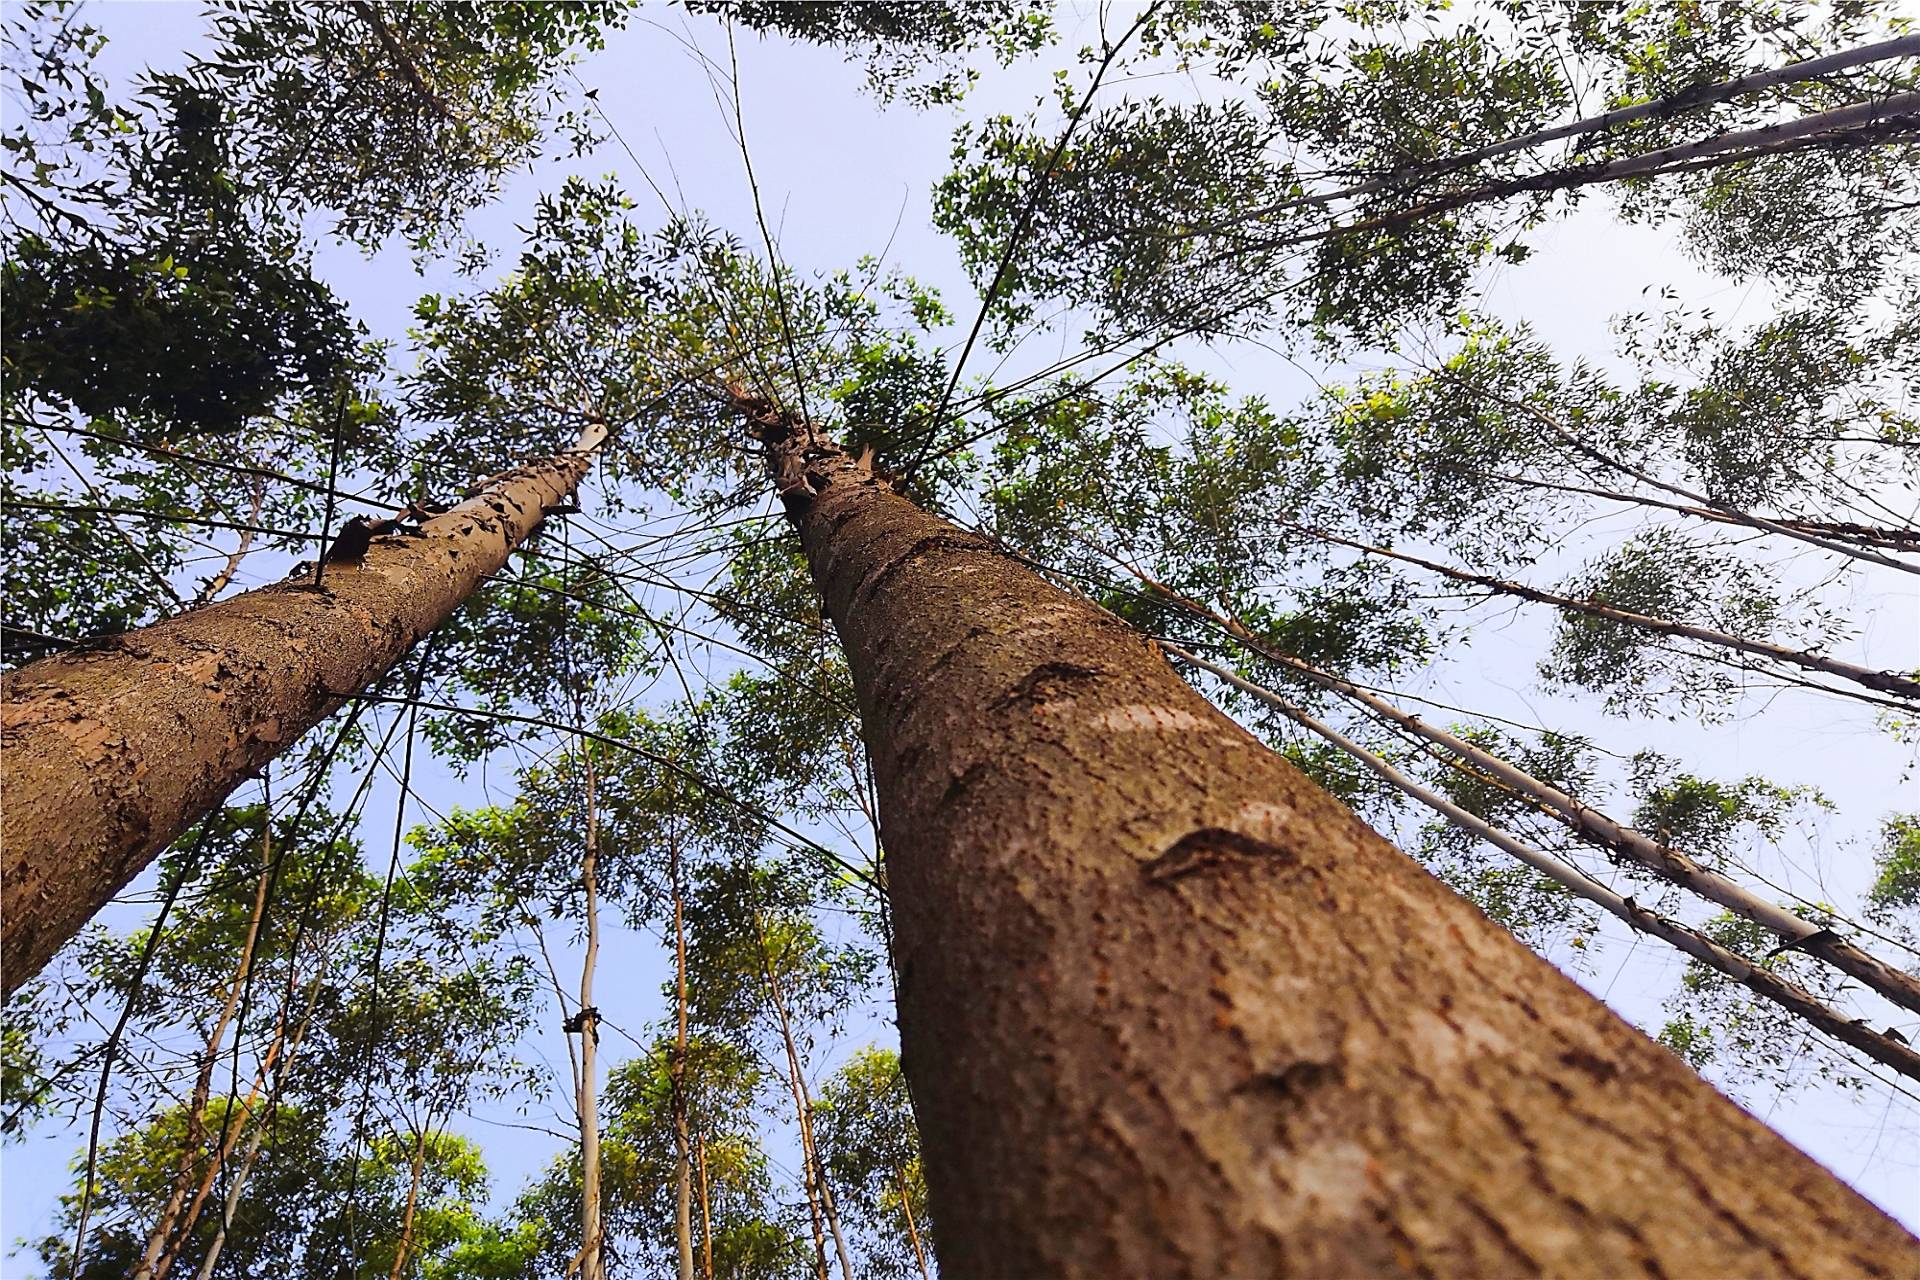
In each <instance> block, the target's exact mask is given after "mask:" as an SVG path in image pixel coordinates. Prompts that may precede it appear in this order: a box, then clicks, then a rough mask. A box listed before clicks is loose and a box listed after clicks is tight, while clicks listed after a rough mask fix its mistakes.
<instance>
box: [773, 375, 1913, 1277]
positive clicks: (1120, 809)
mask: <svg viewBox="0 0 1920 1280" xmlns="http://www.w3.org/2000/svg"><path fill="white" fill-rule="evenodd" d="M746 407H749V408H751V406H746ZM757 426H758V432H757V434H759V436H760V438H761V439H763V440H765V441H766V442H767V443H768V444H769V446H770V448H771V452H772V453H773V454H774V461H775V464H776V466H775V472H776V476H777V478H778V484H779V488H780V490H781V492H782V496H783V498H784V499H785V501H786V504H787V508H788V511H789V513H790V514H791V515H792V516H793V518H794V519H795V521H796V523H797V524H798V525H799V527H800V531H801V537H802V541H803V543H804V545H805V548H806V551H807V555H808V558H809V560H810V562H811V564H812V566H813V571H814V575H815V578H816V580H817V582H818V584H819V586H820V588H821V591H822V593H823V594H824V597H825V600H826V605H827V609H828V612H829V613H830V614H831V616H832V618H833V620H834V623H835V625H836V626H837V627H838V629H839V632H840V635H841V638H842V640H843V641H844V643H845V646H846V651H847V655H848V659H849V661H850V663H851V666H852V671H853V677H854V682H855V685H856V688H857V690H858V694H859V700H860V708H861V714H862V718H863V721H864V723H865V731H866V736H867V744H868V748H869V750H870V752H871V754H872V761H873V767H874V770H875V773H876V775H877V778H878V785H879V794H880V813H881V830H882V835H883V838H884V842H885V847H886V850H887V879H888V886H889V893H890V897H891V900H892V908H893V919H894V925H895V931H896V952H897V962H898V966H899V974H900V991H899V995H900V1004H899V1011H900V1027H901V1038H902V1046H903V1054H904V1062H905V1067H906V1070H907V1073H908V1075H909V1076H910V1077H911V1079H912V1081H913V1089H914V1098H915V1102H916V1109H917V1112H918V1116H919V1121H920V1126H921V1131H922V1134H923V1136H924V1140H925V1146H926V1153H927V1156H926V1168H927V1181H928V1185H929V1191H930V1194H931V1197H932V1210H933V1217H934V1219H935V1220H936V1221H937V1222H938V1223H939V1225H940V1230H939V1240H938V1252H939V1255H940V1262H941V1269H942V1273H943V1274H945V1275H947V1276H951V1277H955V1280H965V1278H967V1277H1011V1276H1049V1277H1068V1278H1070V1277H1096V1278H1097V1280H1113V1278H1114V1277H1118V1276H1153V1277H1156V1280H1162V1278H1167V1277H1182V1276H1194V1277H1239V1276H1245V1277H1260V1278H1262V1280H1268V1278H1271V1277H1277V1276H1311V1277H1329V1276H1343V1277H1344V1276H1363V1275H1401V1274H1408V1275H1424V1276H1515V1275H1539V1274H1548V1275H1568V1276H1574V1275H1578V1276H1630V1275H1631V1276H1654V1277H1660V1276H1670V1277H1700V1276H1741V1277H1757V1276H1806V1277H1814V1276H1834V1277H1840V1276H1846V1277H1859V1276H1880V1277H1893V1276H1910V1275H1914V1274H1916V1273H1920V1247H1917V1246H1916V1244H1915V1242H1914V1240H1913V1239H1912V1238H1911V1237H1910V1236H1908V1235H1907V1233H1906V1232H1904V1231H1903V1230H1901V1229H1900V1228H1899V1227H1898V1226H1897V1225H1895V1224H1894V1223H1893V1222H1892V1221H1891V1220H1889V1219H1888V1218H1886V1217H1885V1216H1883V1215H1882V1214H1881V1213H1879V1212H1878V1211H1877V1210H1876V1209H1874V1208H1873V1207H1872V1206H1871V1205H1869V1204H1868V1203H1867V1202H1865V1201H1864V1200H1862V1199H1860V1198H1859V1197H1858V1196H1856V1195H1855V1194H1854V1193H1853V1192H1852V1191H1850V1190H1848V1189H1847V1188H1846V1187H1844V1186H1843V1185H1842V1184H1841V1183H1839V1182H1838V1181H1837V1180H1835V1179H1834V1178H1833V1177H1831V1176H1830V1175H1829V1174H1827V1173H1826V1172H1825V1171H1824V1170H1822V1169H1821V1168H1820V1167H1819V1166H1817V1165H1815V1164H1814V1163H1813V1162H1812V1161H1810V1160H1808V1159H1807V1158H1806V1157H1804V1156H1803V1155H1801V1154H1800V1153H1799V1152H1797V1151H1795V1150H1794V1149H1793V1148H1792V1147H1790V1146H1789V1145H1788V1144H1787V1143H1785V1142H1784V1141H1783V1140H1781V1139H1780V1138H1779V1137H1778V1136H1776V1135H1775V1134H1773V1133H1771V1132H1770V1131H1769V1130H1767V1129H1766V1128H1765V1127H1764V1126H1762V1125H1761V1124H1759V1123H1758V1122H1757V1121H1755V1120H1753V1119H1752V1118H1751V1117H1749V1116H1747V1115H1746V1114H1745V1113H1743V1112H1742V1111H1740V1110H1739V1109H1738V1108H1736V1107H1735V1106H1734V1105H1733V1104H1732V1103H1730V1102H1728V1101H1727V1100H1726V1099H1724V1098H1722V1097H1721V1096H1720V1095H1719V1094H1717V1093H1716V1092H1714V1090H1713V1089H1711V1088H1710V1087H1709V1086H1707V1085H1706V1084H1704V1083H1703V1082H1702V1081H1701V1080H1700V1079H1699V1078H1698V1077H1697V1076H1695V1075H1694V1074H1693V1073H1692V1072H1691V1071H1689V1070H1688V1069H1687V1068H1686V1067H1685V1066H1684V1065H1683V1064H1682V1063H1681V1062H1680V1060H1679V1059H1677V1058H1675V1057H1673V1056H1672V1055H1671V1054H1669V1053H1667V1052H1666V1051H1665V1050H1663V1049H1661V1048H1659V1047H1658V1046H1657V1045H1655V1044H1653V1043H1652V1042H1651V1041H1649V1040H1648V1039H1646V1038H1645V1037H1644V1036H1642V1035H1640V1034H1639V1033H1637V1032H1636V1031H1634V1030H1633V1029H1632V1028H1630V1027H1628V1026H1627V1025H1626V1024H1625V1023H1624V1022H1622V1021H1620V1020H1619V1019H1618V1018H1617V1017H1615V1016H1614V1015H1613V1014H1612V1013H1611V1012H1609V1011H1608V1010H1607V1009H1606V1008H1605V1007H1604V1006H1602V1005H1601V1004H1600V1003H1599V1002H1597V1001H1595V1000H1594V999H1592V998H1591V997H1589V996H1588V995H1586V994H1585V993H1584V992H1582V991H1581V990H1579V988H1577V987H1576V986H1575V985H1574V984H1573V983H1572V982H1570V981H1568V980H1567V979H1566V978H1565V977H1563V976H1562V975H1561V974H1559V973H1558V972H1557V971H1555V970H1554V969H1553V968H1552V967H1551V966H1550V965H1548V964H1547V963H1546V962H1545V961H1543V960H1541V959H1540V958H1539V957H1537V956H1535V955H1533V954H1532V953H1531V952H1529V951H1527V950H1526V949H1525V948H1523V947H1522V946H1521V945H1520V944H1519V943H1517V942H1515V941H1514V940H1513V939H1512V938H1511V937H1510V936H1509V935H1507V934H1506V933H1505V932H1504V931H1502V930H1501V929H1500V928H1499V927H1498V926H1496V925H1494V924H1493V923H1491V922H1490V921H1489V920H1487V919H1486V917H1484V916H1483V915H1481V914H1480V913H1479V912H1478V911H1477V910H1476V909H1474V908H1473V907H1472V906H1470V905H1469V904H1467V903H1466V902H1464V901H1463V900H1461V899H1460V898H1458V897H1456V896H1454V895H1453V894H1451V893H1450V892H1448V891H1447V890H1446V889H1445V888H1444V887H1443V886H1441V885H1440V884H1439V882H1437V881H1436V880H1434V879H1433V878H1432V877H1431V876H1429V875H1428V874H1427V873H1426V872H1425V871H1423V870H1421V869H1420V868H1419V867H1418V866H1417V865H1415V864H1414V863H1413V862H1412V861H1411V860H1410V859H1408V858H1406V857H1405V856H1404V855H1402V854H1401V853H1400V852H1398V851H1397V850H1396V849H1394V848H1393V847H1392V846H1391V845H1389V844H1388V843H1387V842H1386V841H1384V840H1383V839H1381V838H1380V837H1379V836H1378V835H1376V834H1375V833H1374V832H1373V831H1372V830H1371V829H1369V828H1368V827H1367V826H1365V825H1364V824H1363V823H1361V822H1360V821H1359V820H1358V819H1357V818H1355V817H1354V816H1353V815H1352V814H1351V813H1350V812H1349V811H1348V810H1347V809H1345V808H1344V807H1343V806H1341V805H1340V804H1339V803H1338V802H1336V801H1335V800H1333V799H1332V798H1331V797H1329V796H1328V795H1327V794H1326V793H1324V792H1323V791H1321V790H1320V789H1318V788H1317V787H1315V786H1314V785H1313V784H1312V783H1310V782H1308V781H1307V780H1306V779H1305V778H1304V777H1303V776H1302V775H1301V774H1299V773H1298V772H1296V771H1295V770H1294V769H1293V768H1291V767H1290V766H1289V765H1287V764H1286V763H1285V762H1284V761H1283V760H1282V759H1280V757H1278V756H1276V755H1275V754H1273V753H1272V752H1270V751H1268V750H1267V749H1265V748H1264V747H1263V746H1261V745H1260V744H1259V743H1258V742H1257V741H1256V740H1255V739H1254V738H1252V737H1251V736H1250V735H1249V734H1247V733H1246V732H1245V731H1244V730H1242V729H1241V728H1240V727H1238V726H1237V725H1235V724H1234V723H1233V722H1232V721H1231V720H1229V719H1227V718H1226V717H1225V716H1224V715H1222V714H1221V713H1220V712H1218V711H1217V710H1216V709H1215V708H1214V707H1213V706H1212V705H1211V704H1209V703H1208V702H1207V701H1206V700H1205V699H1204V698H1202V697H1201V696H1200V695H1199V694H1198V693H1196V692H1194V691H1193V690H1192V689H1191V688H1189V687H1188V686H1187V685H1186V684H1185V683H1184V682H1182V681H1181V680H1180V679H1179V678H1178V676H1176V675H1175V674H1174V672H1173V670H1172V669H1171V668H1170V667H1169V666H1168V664H1167V663H1166V661H1165V660H1164V659H1163V658H1162V656H1161V655H1160V653H1159V652H1157V651H1156V650H1155V648H1154V647H1153V646H1152V645H1151V644H1150V643H1149V642H1147V641H1146V640H1144V639H1143V638H1142V637H1141V636H1139V635H1138V634H1137V633H1135V632H1133V631H1131V630H1130V629H1128V628H1127V627H1125V626H1123V625H1121V624H1120V623H1118V622H1117V621H1115V620H1113V619H1111V618H1109V617H1108V616H1107V615H1105V614H1103V613H1101V612H1100V611H1099V610H1097V609H1095V608H1094V607H1093V606H1092V605H1090V604H1088V603H1087V602H1085V601H1083V600H1080V599H1078V598H1076V597H1073V596H1071V595H1068V594H1066V593H1065V592H1062V591H1060V590H1058V589H1056V588H1055V587H1053V586H1051V585H1050V584H1048V583H1047V582H1046V581H1045V580H1043V579H1042V578H1040V577H1039V576H1038V575H1036V574H1034V573H1033V572H1031V571H1030V570H1029V569H1027V568H1026V567H1025V566H1024V565H1022V564H1021V563H1019V562H1018V561H1016V560H1015V559H1014V558H1012V557H1010V556H1008V555H1006V554H1004V553H1002V552H1001V551H999V550H997V549H996V548H995V547H994V546H993V545H991V544H990V543H989V542H988V541H987V540H985V539H983V538H980V537H978V536H975V535H972V534H969V533H965V532H962V531H961V530H959V529H956V528H954V527H953V526H951V525H949V524H946V523H945V522H943V521H940V520H938V519H935V518H933V517H931V516H929V515H927V514H925V513H923V512H921V511H920V510H918V509H917V508H915V507H914V506H913V505H912V504H910V503H909V502H907V501H906V500H905V499H903V498H901V497H899V496H897V495H896V494H894V493H893V492H892V491H891V490H890V488H889V487H888V486H887V485H885V484H884V483H882V482H881V481H879V480H878V479H876V478H875V477H874V476H873V475H871V474H870V473H868V471H867V470H866V469H865V468H863V467H861V466H860V465H859V464H858V463H855V462H853V461H852V460H850V459H848V458H847V457H846V456H845V455H843V454H840V453H839V452H838V451H837V450H835V449H833V448H831V446H827V445H823V444H821V443H820V442H819V441H817V440H814V439H810V438H808V433H806V432H805V431H804V429H802V428H793V427H791V426H790V425H783V424H782V423H780V422H779V421H777V420H773V419H772V418H771V417H770V416H769V415H766V414H762V415H761V416H760V421H759V422H758V424H757Z"/></svg>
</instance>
